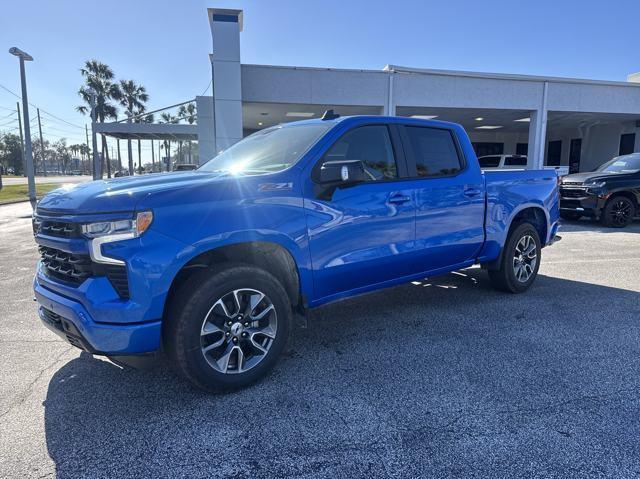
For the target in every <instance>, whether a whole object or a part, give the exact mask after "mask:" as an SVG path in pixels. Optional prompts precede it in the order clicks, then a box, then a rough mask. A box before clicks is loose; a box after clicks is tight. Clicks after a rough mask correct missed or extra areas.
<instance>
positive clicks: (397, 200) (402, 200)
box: [389, 195, 411, 204]
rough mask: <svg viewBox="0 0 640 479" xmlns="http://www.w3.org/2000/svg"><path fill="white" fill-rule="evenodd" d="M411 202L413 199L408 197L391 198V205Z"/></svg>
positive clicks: (396, 196) (397, 196) (394, 196)
mask: <svg viewBox="0 0 640 479" xmlns="http://www.w3.org/2000/svg"><path fill="white" fill-rule="evenodd" d="M407 201H411V197H410V196H407V195H393V196H391V197H390V198H389V203H396V204H397V203H406V202H407Z"/></svg>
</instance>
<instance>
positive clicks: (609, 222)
mask: <svg viewBox="0 0 640 479" xmlns="http://www.w3.org/2000/svg"><path fill="white" fill-rule="evenodd" d="M635 214H636V208H635V205H634V204H633V201H631V200H630V199H629V198H627V197H626V196H614V197H613V198H611V199H610V200H609V201H608V202H607V204H606V206H605V207H604V209H603V210H602V217H601V221H602V224H604V225H605V226H608V227H609V228H624V227H625V226H627V225H628V224H629V223H631V222H632V221H633V217H634V216H635Z"/></svg>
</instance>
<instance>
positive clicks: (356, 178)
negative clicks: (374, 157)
mask: <svg viewBox="0 0 640 479" xmlns="http://www.w3.org/2000/svg"><path fill="white" fill-rule="evenodd" d="M364 180H365V174H364V165H363V164H362V162H361V161H359V160H348V161H326V162H324V163H323V164H322V167H321V168H320V183H323V184H334V185H345V186H346V185H353V184H356V183H361V182H363V181H364Z"/></svg>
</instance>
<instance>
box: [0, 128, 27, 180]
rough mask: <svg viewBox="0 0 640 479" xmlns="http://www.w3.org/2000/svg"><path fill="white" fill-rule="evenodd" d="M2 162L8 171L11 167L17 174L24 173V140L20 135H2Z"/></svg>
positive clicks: (0, 138) (0, 161) (0, 157)
mask: <svg viewBox="0 0 640 479" xmlns="http://www.w3.org/2000/svg"><path fill="white" fill-rule="evenodd" d="M0 163H1V164H2V169H3V170H4V171H5V172H6V171H7V169H8V168H11V169H12V170H13V172H14V174H16V175H22V142H21V141H20V137H19V136H18V135H14V134H13V133H5V134H4V135H0Z"/></svg>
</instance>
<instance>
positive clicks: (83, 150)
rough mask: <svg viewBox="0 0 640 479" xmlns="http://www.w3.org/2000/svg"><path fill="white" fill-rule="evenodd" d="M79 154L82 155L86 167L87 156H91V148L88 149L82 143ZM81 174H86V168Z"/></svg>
mask: <svg viewBox="0 0 640 479" xmlns="http://www.w3.org/2000/svg"><path fill="white" fill-rule="evenodd" d="M80 154H81V155H82V158H83V160H84V164H85V165H86V164H87V163H88V160H89V155H90V154H91V148H89V146H88V145H87V144H86V143H83V144H82V145H80ZM82 172H83V173H86V172H88V169H87V168H86V166H85V167H83V168H82Z"/></svg>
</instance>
